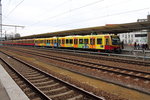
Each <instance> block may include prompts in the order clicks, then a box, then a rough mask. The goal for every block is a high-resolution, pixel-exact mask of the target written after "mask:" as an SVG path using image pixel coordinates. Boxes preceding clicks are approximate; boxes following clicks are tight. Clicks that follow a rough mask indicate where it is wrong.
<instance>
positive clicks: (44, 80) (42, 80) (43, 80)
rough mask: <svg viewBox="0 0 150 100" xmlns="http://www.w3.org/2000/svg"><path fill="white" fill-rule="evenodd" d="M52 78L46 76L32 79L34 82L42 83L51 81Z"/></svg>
mask: <svg viewBox="0 0 150 100" xmlns="http://www.w3.org/2000/svg"><path fill="white" fill-rule="evenodd" d="M49 80H50V78H48V77H46V78H43V79H38V80H31V82H32V83H40V82H46V81H49Z"/></svg>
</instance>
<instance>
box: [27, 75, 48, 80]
mask: <svg viewBox="0 0 150 100" xmlns="http://www.w3.org/2000/svg"><path fill="white" fill-rule="evenodd" d="M27 78H28V80H38V79H43V78H46V77H45V76H44V75H41V76H34V77H32V76H30V77H27Z"/></svg>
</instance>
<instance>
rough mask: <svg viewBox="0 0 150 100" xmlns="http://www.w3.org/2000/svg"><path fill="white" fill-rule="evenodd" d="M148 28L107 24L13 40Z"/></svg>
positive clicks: (145, 26) (136, 24)
mask: <svg viewBox="0 0 150 100" xmlns="http://www.w3.org/2000/svg"><path fill="white" fill-rule="evenodd" d="M149 28H150V21H146V22H133V23H124V24H107V25H105V26H97V27H89V28H81V29H72V30H64V31H58V32H50V33H44V34H38V35H30V36H24V37H20V38H15V39H29V38H47V37H53V36H59V37H60V36H68V35H88V34H91V33H92V32H96V33H98V34H106V33H114V34H118V33H126V32H133V31H138V30H142V29H149Z"/></svg>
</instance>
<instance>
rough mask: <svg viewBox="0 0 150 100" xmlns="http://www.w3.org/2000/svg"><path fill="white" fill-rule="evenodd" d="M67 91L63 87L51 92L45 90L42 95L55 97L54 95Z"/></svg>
mask: <svg viewBox="0 0 150 100" xmlns="http://www.w3.org/2000/svg"><path fill="white" fill-rule="evenodd" d="M68 90H69V89H68V88H67V87H65V86H63V87H59V88H56V89H52V90H45V91H44V93H45V94H47V95H55V94H59V93H63V92H66V91H68Z"/></svg>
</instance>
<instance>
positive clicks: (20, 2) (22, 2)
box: [6, 0, 24, 18]
mask: <svg viewBox="0 0 150 100" xmlns="http://www.w3.org/2000/svg"><path fill="white" fill-rule="evenodd" d="M23 2H24V0H22V1H21V2H19V3H18V4H17V5H16V6H15V7H14V8H13V9H12V10H11V11H10V12H9V13H8V14H7V15H6V18H7V17H8V16H9V15H10V14H11V13H13V12H14V11H15V10H16V8H17V7H18V6H19V5H21V4H22V3H23Z"/></svg>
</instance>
